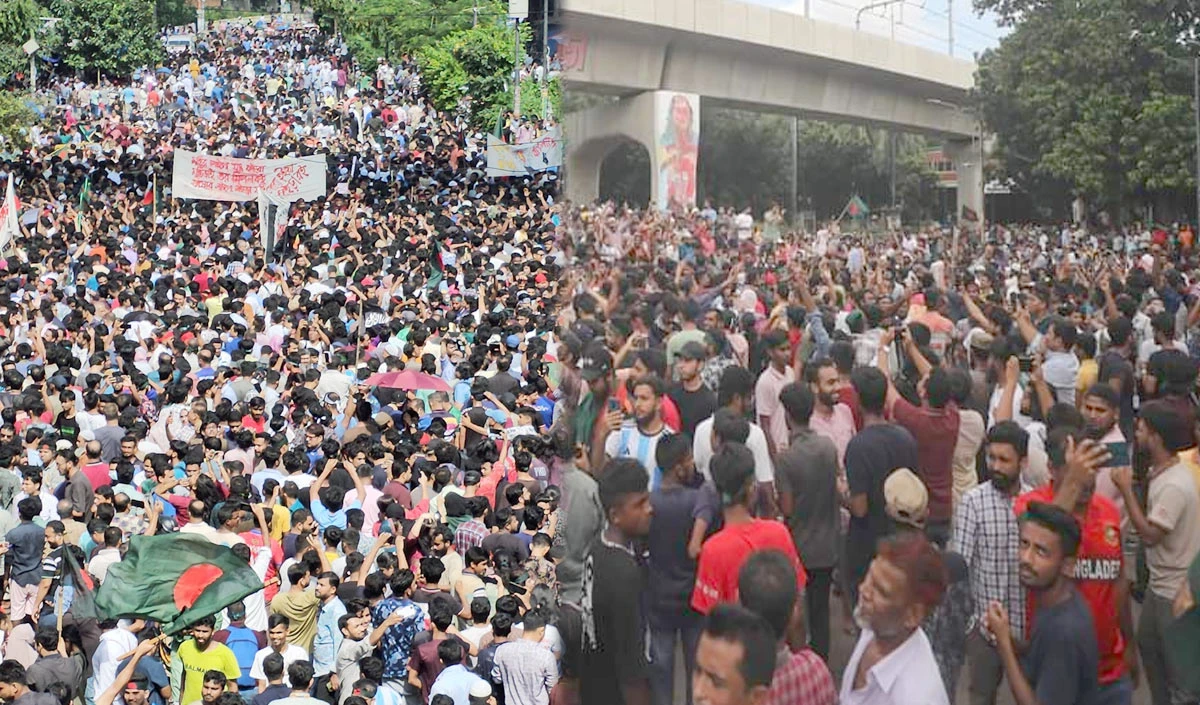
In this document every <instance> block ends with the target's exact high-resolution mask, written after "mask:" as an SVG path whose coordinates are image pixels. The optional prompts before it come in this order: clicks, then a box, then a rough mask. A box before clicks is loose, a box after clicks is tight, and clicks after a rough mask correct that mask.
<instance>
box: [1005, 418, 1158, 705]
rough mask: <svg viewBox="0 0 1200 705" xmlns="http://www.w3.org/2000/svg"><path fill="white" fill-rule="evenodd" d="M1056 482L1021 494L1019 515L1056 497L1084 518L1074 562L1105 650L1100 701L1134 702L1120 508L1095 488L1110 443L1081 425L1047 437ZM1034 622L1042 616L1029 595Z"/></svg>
mask: <svg viewBox="0 0 1200 705" xmlns="http://www.w3.org/2000/svg"><path fill="white" fill-rule="evenodd" d="M1046 455H1047V457H1048V459H1049V466H1050V476H1051V483H1052V484H1051V485H1045V486H1043V487H1039V488H1037V489H1035V490H1033V491H1031V492H1027V493H1025V494H1023V495H1021V496H1020V497H1018V498H1017V501H1016V503H1015V504H1014V505H1013V506H1014V509H1015V510H1016V513H1017V515H1018V516H1020V515H1021V514H1022V513H1023V512H1024V511H1025V508H1026V507H1028V506H1029V503H1030V502H1052V503H1053V504H1056V505H1058V506H1059V507H1061V508H1062V509H1064V510H1066V511H1069V512H1071V513H1072V514H1073V515H1074V516H1075V518H1076V519H1077V520H1078V521H1079V527H1080V531H1081V541H1080V544H1079V555H1078V556H1077V558H1076V561H1075V587H1076V589H1077V590H1079V593H1080V595H1082V596H1083V598H1084V600H1085V601H1086V602H1087V604H1088V607H1089V608H1090V609H1091V612H1092V621H1093V623H1094V624H1095V627H1096V643H1097V646H1098V647H1099V655H1100V673H1099V680H1100V697H1099V699H1097V700H1096V703H1098V704H1101V705H1129V703H1130V702H1131V700H1132V698H1133V691H1134V687H1135V685H1136V678H1137V673H1138V670H1137V666H1138V662H1137V649H1136V648H1134V647H1133V643H1134V642H1133V638H1134V632H1133V615H1132V613H1131V611H1130V604H1129V580H1128V579H1127V578H1126V577H1125V567H1124V559H1123V557H1122V553H1121V512H1120V510H1119V509H1117V505H1116V504H1114V503H1113V502H1112V500H1110V499H1108V498H1107V497H1104V496H1102V495H1099V494H1096V493H1095V487H1096V471H1097V470H1098V469H1099V468H1100V467H1101V466H1103V464H1104V462H1105V461H1106V460H1107V458H1108V456H1109V450H1108V448H1107V447H1106V446H1105V445H1103V444H1100V443H1098V442H1096V441H1092V440H1083V434H1082V433H1081V432H1079V431H1077V430H1076V429H1069V428H1060V429H1055V430H1054V431H1052V432H1051V433H1050V435H1049V437H1048V438H1047V439H1046ZM1026 604H1028V605H1029V607H1028V609H1029V610H1030V615H1029V624H1031V625H1032V624H1033V622H1034V621H1035V620H1036V619H1037V612H1036V611H1035V606H1034V601H1033V600H1028V601H1027V603H1026Z"/></svg>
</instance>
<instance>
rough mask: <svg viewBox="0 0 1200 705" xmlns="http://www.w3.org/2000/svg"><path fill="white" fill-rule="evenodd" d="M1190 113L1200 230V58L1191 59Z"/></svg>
mask: <svg viewBox="0 0 1200 705" xmlns="http://www.w3.org/2000/svg"><path fill="white" fill-rule="evenodd" d="M1192 112H1193V113H1194V118H1195V121H1196V223H1197V225H1196V228H1197V230H1200V56H1197V57H1196V58H1194V59H1192Z"/></svg>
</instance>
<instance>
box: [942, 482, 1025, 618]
mask: <svg viewBox="0 0 1200 705" xmlns="http://www.w3.org/2000/svg"><path fill="white" fill-rule="evenodd" d="M1014 499H1015V497H1012V496H1009V495H1006V494H1004V493H1003V492H1000V491H999V490H997V489H996V488H995V487H993V486H992V483H991V482H986V483H984V484H982V485H979V486H978V487H976V488H974V489H973V490H971V491H970V492H968V493H967V494H965V495H964V496H963V498H962V502H961V503H960V504H959V506H958V512H957V515H956V516H955V517H954V536H953V538H952V539H951V540H950V550H951V551H954V552H955V553H958V554H959V555H961V556H962V557H963V560H965V561H966V562H967V567H968V570H969V571H970V575H971V596H972V597H973V598H974V612H973V614H972V616H971V619H970V621H969V623H968V625H967V628H968V630H970V629H973V628H974V627H975V626H978V627H979V628H980V631H981V632H983V633H984V634H985V635H987V636H988V637H989V641H990V640H991V639H990V634H988V633H987V629H986V627H985V626H984V625H985V623H986V622H985V616H986V614H987V607H988V603H989V602H992V601H993V600H995V601H996V602H999V603H1000V604H1002V605H1004V609H1005V610H1007V611H1008V619H1009V622H1010V623H1011V625H1012V634H1013V638H1014V639H1018V640H1020V639H1024V638H1025V588H1023V587H1022V586H1021V579H1020V576H1019V574H1018V573H1019V570H1018V565H1017V555H1018V552H1019V551H1020V545H1021V536H1020V532H1019V530H1018V528H1017V515H1016V513H1015V512H1014V511H1013V500H1014Z"/></svg>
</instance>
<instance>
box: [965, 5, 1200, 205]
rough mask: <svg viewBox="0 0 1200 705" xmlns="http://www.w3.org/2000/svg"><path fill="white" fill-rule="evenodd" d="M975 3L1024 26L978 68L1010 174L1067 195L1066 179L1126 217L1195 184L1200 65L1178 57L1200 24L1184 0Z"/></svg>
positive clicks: (999, 154) (1029, 186)
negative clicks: (1194, 69) (1195, 83)
mask: <svg viewBox="0 0 1200 705" xmlns="http://www.w3.org/2000/svg"><path fill="white" fill-rule="evenodd" d="M976 4H977V6H978V7H980V8H983V9H991V10H996V11H997V12H1000V13H1001V15H1002V16H1003V17H1004V18H1006V21H1009V22H1012V23H1014V25H1015V29H1014V31H1013V32H1012V33H1011V34H1010V35H1008V36H1007V37H1005V39H1004V40H1003V41H1002V42H1001V44H1000V46H999V47H997V48H996V49H994V50H991V51H989V52H987V53H985V54H984V55H983V57H982V58H981V61H980V66H979V73H978V77H977V83H978V86H979V105H980V108H981V109H982V112H983V116H984V119H985V122H986V124H987V125H988V128H989V130H991V131H992V132H994V133H995V134H996V135H997V137H998V145H997V149H996V151H995V154H994V156H995V158H996V160H997V163H998V164H999V166H1000V171H1001V172H1003V175H1006V176H1009V177H1011V178H1013V180H1014V181H1016V182H1017V183H1018V184H1019V185H1020V186H1023V187H1024V188H1025V189H1026V190H1027V191H1029V192H1030V193H1031V194H1033V196H1034V197H1035V201H1036V199H1037V198H1038V197H1039V196H1042V197H1044V196H1045V194H1046V193H1049V194H1050V195H1051V196H1052V197H1053V198H1055V199H1060V200H1059V203H1060V204H1064V205H1065V203H1066V202H1067V199H1066V198H1065V193H1064V191H1065V189H1064V188H1063V186H1066V187H1069V188H1070V189H1071V190H1072V191H1075V192H1078V193H1082V194H1083V195H1085V196H1086V197H1087V198H1088V200H1089V201H1091V202H1092V203H1093V204H1095V205H1097V206H1100V207H1102V208H1105V209H1108V210H1109V211H1110V212H1111V213H1113V214H1114V215H1117V216H1118V217H1120V216H1121V214H1122V212H1123V211H1124V210H1125V209H1126V208H1127V207H1129V206H1130V205H1135V204H1137V203H1139V202H1142V201H1145V200H1148V199H1154V200H1159V199H1160V198H1161V197H1163V196H1171V195H1172V194H1174V195H1176V196H1179V195H1181V194H1184V193H1185V192H1187V191H1188V190H1190V189H1191V188H1193V187H1194V178H1193V176H1192V164H1193V163H1194V162H1193V159H1194V155H1195V152H1194V148H1193V146H1192V144H1193V139H1194V134H1195V133H1194V131H1193V130H1194V128H1193V127H1192V124H1191V115H1190V113H1191V110H1190V100H1191V98H1190V94H1191V81H1190V79H1191V70H1190V66H1189V65H1188V63H1187V62H1182V61H1179V60H1178V59H1175V58H1172V57H1173V56H1180V55H1186V54H1185V52H1183V51H1181V49H1180V48H1179V43H1180V40H1181V38H1182V36H1184V35H1183V34H1181V33H1186V32H1190V31H1192V29H1194V26H1193V27H1192V28H1191V29H1189V28H1188V22H1189V20H1187V19H1186V18H1184V17H1183V14H1186V13H1179V12H1176V11H1175V10H1174V9H1172V7H1174V5H1175V3H1174V2H1172V1H1171V0H1160V1H1157V2H1155V1H1151V0H1078V1H1077V2H1070V3H1061V2H1050V1H1049V0H1045V1H1042V0H977V2H976ZM1190 21H1191V22H1193V23H1194V22H1195V21H1196V18H1195V16H1194V15H1193V16H1192V17H1191V20H1190ZM1042 205H1043V206H1044V205H1047V204H1045V203H1043V204H1042ZM1060 207H1061V206H1060Z"/></svg>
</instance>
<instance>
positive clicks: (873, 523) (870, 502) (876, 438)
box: [846, 423, 919, 579]
mask: <svg viewBox="0 0 1200 705" xmlns="http://www.w3.org/2000/svg"><path fill="white" fill-rule="evenodd" d="M916 467H919V464H918V463H917V441H916V440H915V439H914V438H913V436H912V434H911V433H909V432H908V430H907V429H905V428H903V427H901V426H897V425H896V424H890V423H889V424H875V425H872V426H867V427H866V428H864V429H863V430H861V431H859V432H858V434H857V435H856V436H854V438H852V439H850V443H849V445H847V446H846V480H847V481H848V482H849V484H850V494H851V495H859V494H865V495H866V496H867V515H866V516H864V517H855V516H851V517H850V530H849V532H848V533H847V535H846V552H847V554H848V557H849V561H850V570H851V577H852V578H854V579H857V578H861V577H862V576H863V575H865V574H866V568H867V565H869V564H870V562H871V559H872V558H874V556H875V542H876V541H877V540H878V539H879V537H880V536H883V535H884V534H886V533H887V531H888V527H889V522H888V517H887V512H886V511H885V509H884V508H885V506H886V504H885V502H884V499H883V482H884V480H886V479H887V476H888V475H890V474H892V471H893V470H895V469H897V468H916Z"/></svg>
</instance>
